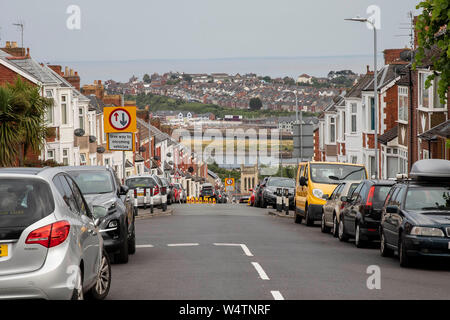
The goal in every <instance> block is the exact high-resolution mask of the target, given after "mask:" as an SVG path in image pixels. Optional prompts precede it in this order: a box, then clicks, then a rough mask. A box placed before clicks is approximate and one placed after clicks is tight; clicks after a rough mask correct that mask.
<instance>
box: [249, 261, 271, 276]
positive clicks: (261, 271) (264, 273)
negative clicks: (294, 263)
mask: <svg viewBox="0 0 450 320" xmlns="http://www.w3.org/2000/svg"><path fill="white" fill-rule="evenodd" d="M252 265H253V266H254V267H255V269H256V271H257V272H258V274H259V277H260V278H261V279H262V280H270V278H269V277H268V276H267V273H266V272H265V271H264V269H263V268H262V267H261V265H260V264H259V263H258V262H252Z"/></svg>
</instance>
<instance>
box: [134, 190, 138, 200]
mask: <svg viewBox="0 0 450 320" xmlns="http://www.w3.org/2000/svg"><path fill="white" fill-rule="evenodd" d="M134 197H135V198H137V189H134Z"/></svg>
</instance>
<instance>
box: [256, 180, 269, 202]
mask: <svg viewBox="0 0 450 320" xmlns="http://www.w3.org/2000/svg"><path fill="white" fill-rule="evenodd" d="M268 179H269V177H265V178H264V179H263V180H262V181H261V182H260V184H259V185H258V186H257V187H256V193H255V204H256V205H255V206H257V207H260V208H261V205H262V193H263V190H264V188H265V187H266V182H267V180H268Z"/></svg>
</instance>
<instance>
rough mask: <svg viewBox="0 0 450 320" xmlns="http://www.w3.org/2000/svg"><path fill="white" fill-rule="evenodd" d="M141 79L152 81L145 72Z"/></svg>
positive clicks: (147, 81) (146, 81)
mask: <svg viewBox="0 0 450 320" xmlns="http://www.w3.org/2000/svg"><path fill="white" fill-rule="evenodd" d="M142 80H143V81H144V82H145V83H150V82H152V79H151V78H150V76H149V75H148V74H147V73H146V74H144V77H142Z"/></svg>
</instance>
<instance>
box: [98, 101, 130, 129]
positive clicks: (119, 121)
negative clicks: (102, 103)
mask: <svg viewBox="0 0 450 320" xmlns="http://www.w3.org/2000/svg"><path fill="white" fill-rule="evenodd" d="M103 115H104V119H103V120H104V121H103V123H104V127H105V133H112V132H136V107H106V108H103Z"/></svg>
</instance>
